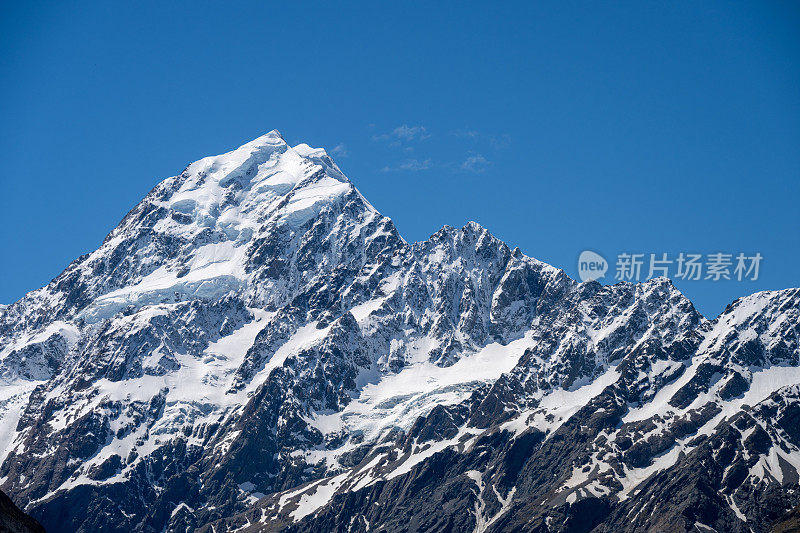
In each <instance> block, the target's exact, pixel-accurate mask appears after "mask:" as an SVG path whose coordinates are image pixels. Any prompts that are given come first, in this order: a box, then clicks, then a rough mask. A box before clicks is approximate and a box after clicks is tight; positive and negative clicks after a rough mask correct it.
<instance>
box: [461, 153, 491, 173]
mask: <svg viewBox="0 0 800 533" xmlns="http://www.w3.org/2000/svg"><path fill="white" fill-rule="evenodd" d="M491 164H492V162H491V161H489V160H488V159H486V158H485V157H483V156H482V155H481V154H474V155H471V156H469V157H467V159H465V160H464V162H463V163H461V170H466V171H467V172H475V173H476V174H478V173H481V172H483V171H484V170H486V167H487V166H489V165H491Z"/></svg>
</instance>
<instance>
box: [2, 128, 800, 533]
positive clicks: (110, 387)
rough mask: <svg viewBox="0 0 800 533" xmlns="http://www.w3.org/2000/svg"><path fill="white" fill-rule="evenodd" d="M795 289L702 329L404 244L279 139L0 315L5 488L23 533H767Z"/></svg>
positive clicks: (490, 261)
mask: <svg viewBox="0 0 800 533" xmlns="http://www.w3.org/2000/svg"><path fill="white" fill-rule="evenodd" d="M798 339H800V290H798V289H787V290H784V291H775V292H763V293H758V294H754V295H752V296H748V297H746V298H741V299H739V300H737V301H736V302H734V303H733V304H731V305H730V306H728V308H727V309H726V310H725V312H724V313H722V314H721V315H720V316H719V317H717V318H716V319H714V320H711V321H709V320H706V319H705V318H703V317H702V316H701V315H700V314H699V313H698V312H697V311H696V310H695V309H694V307H693V306H692V304H691V302H689V301H688V300H687V299H686V298H685V297H684V296H683V295H682V294H681V293H680V292H679V291H678V290H677V289H676V288H675V287H674V286H673V285H672V283H671V282H670V281H669V280H667V279H664V278H658V279H655V280H651V281H648V282H646V283H642V284H637V285H631V284H628V283H620V284H617V285H613V286H602V285H600V284H599V283H597V282H587V283H577V282H576V281H574V280H572V279H570V278H569V277H568V276H567V275H566V274H565V273H564V272H563V271H562V270H559V269H557V268H554V267H552V266H550V265H547V264H545V263H542V262H540V261H537V260H536V259H533V258H530V257H527V256H525V255H524V254H522V253H521V252H519V250H518V249H511V248H509V247H508V246H507V245H506V244H505V243H503V242H502V241H500V240H498V239H497V238H495V237H494V236H492V235H491V233H489V232H488V231H487V230H486V229H484V228H482V227H481V226H480V225H478V224H476V223H469V224H467V225H466V226H464V227H462V228H451V227H448V226H446V227H444V228H442V229H441V230H439V231H437V232H436V233H434V234H433V235H432V236H431V237H430V238H429V239H428V240H426V241H424V242H419V243H414V244H409V243H407V242H406V241H404V240H403V239H402V237H401V236H400V234H399V232H398V231H397V229H396V228H395V226H394V224H393V223H392V221H391V220H390V219H388V218H386V217H384V216H383V215H381V214H380V213H378V212H377V211H376V210H375V209H374V208H373V207H372V206H371V205H370V204H369V202H367V200H366V199H365V198H364V197H363V196H362V195H361V194H360V193H359V192H358V190H357V189H356V188H355V187H354V186H353V184H352V183H351V182H350V181H349V180H348V179H347V177H345V176H344V174H343V173H342V172H341V170H340V169H339V168H338V167H337V166H336V164H335V163H334V162H333V160H332V159H331V158H330V157H329V156H328V154H327V153H326V152H325V151H324V150H321V149H314V148H311V147H309V146H308V145H305V144H300V145H297V146H295V147H290V146H289V145H288V144H287V143H286V142H285V141H284V140H283V138H282V137H281V136H280V134H279V133H278V132H277V131H274V130H273V131H271V132H270V133H268V134H266V135H264V136H261V137H259V138H257V139H255V140H253V141H251V142H249V143H247V144H245V145H243V146H241V147H239V148H237V149H236V150H233V151H231V152H228V153H226V154H223V155H219V156H214V157H207V158H204V159H201V160H200V161H197V162H195V163H192V164H191V165H189V166H188V167H187V168H186V169H185V170H184V171H183V172H181V173H180V174H179V175H177V176H174V177H171V178H167V179H166V180H164V181H163V182H161V183H160V184H159V185H157V186H156V187H155V188H154V189H153V190H152V191H151V192H150V193H149V194H148V195H147V196H146V197H145V198H144V199H143V200H142V201H141V202H140V203H139V204H138V205H137V206H136V207H135V208H134V209H133V210H131V211H130V212H129V213H128V214H127V216H125V218H124V219H123V220H122V222H121V223H120V224H119V226H117V227H116V228H115V229H114V230H113V231H112V232H111V233H110V234H109V235H108V236H107V237H106V239H105V240H104V242H103V243H102V245H101V246H100V247H99V248H98V249H97V250H95V251H94V252H92V253H90V254H87V255H85V256H82V257H80V258H78V259H77V260H75V261H73V262H72V263H71V264H70V265H69V266H68V267H67V268H66V269H65V270H64V272H62V273H61V274H60V275H59V276H58V277H56V278H55V279H54V280H53V281H52V282H51V283H50V284H48V285H47V286H46V287H44V288H42V289H39V290H36V291H33V292H31V293H29V294H28V295H26V296H25V297H24V298H23V299H21V300H20V301H18V302H16V303H14V304H12V305H10V306H5V307H0V380H2V385H0V489H1V490H2V491H3V492H5V493H7V494H9V495H10V496H11V498H12V499H13V500H14V501H15V502H16V503H17V505H19V506H20V507H22V508H23V509H24V510H25V511H26V512H27V513H28V514H30V515H31V516H33V517H34V518H36V519H37V520H38V521H39V522H41V523H42V525H44V526H45V527H46V528H47V530H48V531H51V532H58V531H141V532H151V531H152V532H160V531H188V530H195V529H197V530H201V531H222V530H247V531H259V530H266V531H278V530H286V531H328V530H339V531H370V530H380V531H396V530H397V531H409V530H412V531H414V530H416V531H440V530H441V531H445V530H447V531H481V532H482V531H570V532H578V531H590V530H595V531H684V530H685V531H698V530H699V531H709V530H716V531H742V532H744V531H757V532H760V531H768V530H769V529H770V525H771V524H772V523H774V522H776V521H778V520H779V519H780V518H781V517H782V516H783V515H784V514H785V513H787V512H788V511H790V510H791V509H792V508H794V507H796V506H797V505H798V504H800V490H798V489H800V486H798V479H800V475H798V472H800V429H798V428H800V361H799V358H800V347H798Z"/></svg>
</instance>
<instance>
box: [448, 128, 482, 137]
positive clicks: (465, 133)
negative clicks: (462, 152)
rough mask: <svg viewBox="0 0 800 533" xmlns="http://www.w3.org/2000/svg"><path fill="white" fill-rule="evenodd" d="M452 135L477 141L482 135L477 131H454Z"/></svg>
mask: <svg viewBox="0 0 800 533" xmlns="http://www.w3.org/2000/svg"><path fill="white" fill-rule="evenodd" d="M452 135H454V136H456V137H466V138H468V139H475V138H476V137H478V135H480V134H479V133H478V132H477V131H475V130H454V131H453V132H452Z"/></svg>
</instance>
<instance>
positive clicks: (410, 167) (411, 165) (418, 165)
mask: <svg viewBox="0 0 800 533" xmlns="http://www.w3.org/2000/svg"><path fill="white" fill-rule="evenodd" d="M431 166H432V164H431V160H430V159H423V160H420V159H406V160H405V161H403V162H402V163H400V164H398V165H397V166H394V167H391V166H386V167H383V168H382V169H381V172H394V171H397V170H405V171H408V172H419V171H420V170H428V169H429V168H431Z"/></svg>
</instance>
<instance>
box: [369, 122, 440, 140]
mask: <svg viewBox="0 0 800 533" xmlns="http://www.w3.org/2000/svg"><path fill="white" fill-rule="evenodd" d="M430 136H431V135H430V134H429V133H428V130H426V129H425V126H408V125H406V124H403V125H402V126H398V127H396V128H395V129H393V130H392V131H390V132H389V133H384V134H381V135H373V137H372V140H373V141H392V143H391V144H400V143H401V142H411V141H424V140H425V139H427V138H429V137H430Z"/></svg>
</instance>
